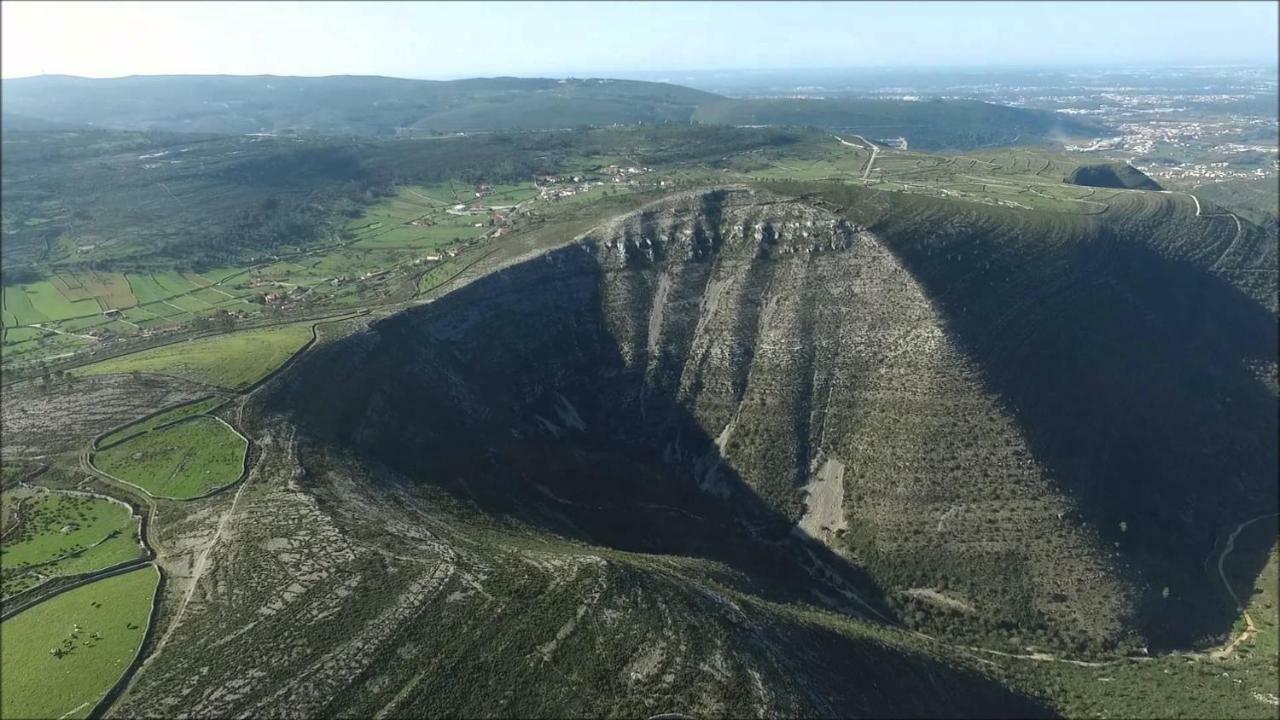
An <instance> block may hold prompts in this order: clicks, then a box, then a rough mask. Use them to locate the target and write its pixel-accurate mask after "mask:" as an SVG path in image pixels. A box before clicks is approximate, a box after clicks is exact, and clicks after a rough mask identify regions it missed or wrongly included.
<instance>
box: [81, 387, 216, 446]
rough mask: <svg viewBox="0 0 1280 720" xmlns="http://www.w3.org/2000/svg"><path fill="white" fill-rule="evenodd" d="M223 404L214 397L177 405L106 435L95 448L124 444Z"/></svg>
mask: <svg viewBox="0 0 1280 720" xmlns="http://www.w3.org/2000/svg"><path fill="white" fill-rule="evenodd" d="M225 402H226V398H223V397H221V396H216V395H215V396H213V397H209V398H205V399H203V400H197V401H195V402H190V403H187V404H185V405H179V406H177V407H175V408H171V409H169V410H166V411H164V412H162V413H159V414H157V415H153V416H151V417H149V418H146V419H143V420H139V421H137V422H135V423H132V424H129V425H126V426H124V427H122V428H120V429H119V430H116V431H115V432H112V433H110V434H108V435H104V436H102V438H100V439H99V440H98V443H97V447H98V449H104V448H108V447H111V446H112V445H115V444H117V443H120V442H124V441H125V440H128V439H129V438H131V437H134V436H137V435H141V434H143V433H145V432H150V431H151V430H154V429H156V428H158V427H160V426H161V425H168V424H169V423H172V422H177V421H178V420H181V419H182V418H186V417H191V416H193V415H204V414H205V413H208V412H209V411H210V410H213V409H214V408H216V407H218V406H219V405H222V404H223V403H225Z"/></svg>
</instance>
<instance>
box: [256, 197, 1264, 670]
mask: <svg viewBox="0 0 1280 720" xmlns="http://www.w3.org/2000/svg"><path fill="white" fill-rule="evenodd" d="M819 187H821V186H819ZM832 187H833V188H836V186H832ZM783 189H786V188H785V187H784V188H783ZM831 193H833V195H832V197H833V198H835V199H839V200H840V202H841V205H842V206H843V207H842V209H841V210H840V213H841V214H833V213H831V212H830V211H825V210H820V209H817V208H815V207H813V206H811V205H807V204H803V203H797V202H794V201H786V200H784V199H782V198H780V197H775V196H769V195H762V194H759V193H753V192H750V191H745V190H741V189H728V190H721V191H716V192H711V193H706V194H703V195H701V196H698V197H686V198H683V199H681V200H679V201H669V202H667V203H664V204H660V205H658V206H654V207H652V208H650V209H648V210H645V211H643V212H640V213H637V214H635V215H633V216H629V217H627V218H624V219H620V220H619V221H617V222H616V223H614V224H612V225H610V226H608V227H605V228H602V229H601V230H600V231H598V232H596V233H593V234H591V235H589V236H588V237H587V238H585V239H584V240H583V241H582V242H581V243H579V244H575V245H572V246H570V247H568V248H566V249H565V250H562V251H558V252H555V253H552V254H550V255H547V256H545V257H543V258H541V259H538V260H534V261H530V262H528V263H526V264H524V265H520V266H517V267H513V268H511V269H509V270H506V271H504V272H501V273H499V274H497V275H494V276H491V277H488V278H485V279H484V280H482V281H479V282H477V283H476V284H475V285H473V286H469V287H467V288H465V289H463V290H461V291H458V292H456V293H454V294H453V295H451V296H449V297H448V298H446V299H444V300H442V301H439V302H437V303H435V304H433V305H432V306H429V307H426V308H422V309H420V310H414V311H410V312H406V313H404V314H401V315H399V316H396V317H394V318H391V319H388V320H387V321H385V322H383V323H381V324H380V325H378V326H377V328H376V330H375V331H374V332H372V333H370V334H367V335H362V336H359V337H358V338H353V339H351V340H350V341H349V342H346V343H344V344H341V345H336V346H334V347H333V348H332V349H331V351H330V352H328V353H325V354H318V355H317V357H316V358H315V360H314V361H313V362H311V363H306V364H304V365H303V366H302V367H300V368H299V370H298V372H297V373H296V374H295V375H294V379H293V381H292V386H291V388H292V389H291V390H289V391H288V392H283V393H282V394H281V395H280V396H279V398H278V404H279V406H280V407H281V408H287V409H288V410H289V412H290V414H291V415H292V416H294V417H295V419H296V421H297V422H298V423H299V424H300V426H301V427H303V428H305V429H306V431H307V433H308V435H309V436H311V437H314V438H316V439H317V440H316V441H317V442H319V443H320V444H321V445H332V446H335V447H344V448H350V449H351V450H352V451H354V452H355V453H357V454H358V455H360V456H362V457H366V458H369V461H370V462H375V463H376V464H378V465H380V466H387V467H391V468H394V469H395V470H396V471H398V472H399V473H402V474H404V475H406V476H409V477H413V478H420V479H422V480H423V481H427V482H431V483H435V484H437V485H439V486H442V487H446V488H448V489H450V490H452V491H453V492H455V493H457V494H458V495H459V496H461V497H466V498H469V499H471V500H472V501H474V502H476V503H477V504H478V505H479V506H480V507H481V508H483V509H484V510H485V511H486V512H488V513H491V514H497V515H510V516H512V517H515V518H518V519H519V520H521V521H522V522H525V523H528V524H531V525H533V526H536V527H541V528H543V529H545V530H550V531H553V532H556V533H558V534H563V535H567V536H570V537H576V538H579V539H581V540H584V541H587V542H590V543H593V544H598V545H604V546H609V547H616V548H622V549H627V550H635V551H643V552H661V553H677V554H682V555H697V556H701V557H706V558H712V559H715V560H718V561H722V562H726V563H729V564H730V565H732V566H734V567H736V568H739V569H740V570H742V571H743V572H745V573H747V574H748V575H750V576H752V577H756V578H760V582H761V583H762V585H763V586H764V587H769V588H773V589H772V590H771V592H773V593H782V594H781V595H780V596H779V597H794V596H796V594H797V593H798V596H801V597H804V596H807V597H828V598H830V597H835V596H836V594H837V593H840V592H845V591H852V592H856V593H857V594H858V595H859V596H860V597H861V598H863V599H865V600H866V601H867V602H868V603H869V604H870V607H871V608H872V610H871V612H870V614H871V615H872V616H877V615H895V616H897V617H899V619H901V620H903V621H906V622H909V623H912V624H915V625H917V626H919V627H921V628H923V629H926V630H929V631H930V632H936V633H943V634H947V635H949V636H952V637H955V638H966V639H967V640H969V641H977V640H984V639H990V638H992V637H1004V636H1006V635H1007V634H1008V632H1009V631H1011V630H1013V631H1016V633H1017V634H1018V635H1021V636H1022V637H1023V638H1024V639H1023V642H1024V643H1025V642H1028V641H1030V642H1031V643H1033V644H1036V645H1042V646H1043V645H1049V646H1054V647H1059V648H1062V649H1065V650H1068V651H1074V652H1083V651H1107V650H1132V649H1135V648H1137V647H1139V646H1140V645H1155V646H1157V647H1164V646H1169V645H1187V644H1191V643H1195V642H1199V641H1204V640H1207V639H1208V638H1210V637H1213V636H1217V635H1220V634H1222V633H1224V632H1225V631H1226V630H1227V628H1228V627H1229V624H1230V621H1231V616H1232V613H1233V609H1232V608H1231V607H1230V604H1229V603H1228V602H1226V601H1225V600H1224V599H1223V598H1222V597H1221V593H1220V592H1219V590H1218V589H1217V587H1216V584H1215V583H1213V582H1212V578H1211V577H1210V576H1209V575H1208V573H1207V572H1206V571H1205V570H1204V568H1203V567H1201V562H1200V561H1201V559H1202V558H1203V557H1204V555H1205V554H1206V553H1208V552H1210V551H1211V549H1212V547H1213V546H1214V544H1215V541H1216V535H1217V534H1219V533H1221V532H1223V530H1224V529H1227V528H1229V527H1230V526H1231V525H1232V524H1233V523H1235V522H1239V521H1241V520H1242V519H1245V518H1244V515H1246V514H1247V513H1248V512H1250V511H1252V510H1253V509H1254V508H1257V507H1260V506H1266V505H1267V504H1268V503H1272V504H1273V501H1274V498H1275V485H1274V482H1273V479H1274V475H1275V469H1276V453H1275V449H1274V447H1273V443H1270V442H1269V440H1268V438H1271V437H1273V436H1274V434H1275V432H1274V430H1275V395H1274V392H1273V391H1270V390H1268V384H1269V383H1271V387H1274V380H1268V379H1267V378H1268V377H1273V376H1274V373H1275V356H1274V342H1275V324H1274V315H1273V314H1272V313H1271V311H1270V310H1269V309H1268V308H1267V307H1266V306H1265V305H1263V304H1262V302H1265V300H1266V291H1265V287H1264V286H1259V285H1257V283H1258V282H1263V283H1264V284H1265V278H1266V275H1265V272H1258V271H1265V269H1266V268H1269V267H1274V263H1275V252H1274V247H1273V243H1272V245H1271V246H1268V244H1267V240H1266V239H1265V238H1263V237H1261V236H1260V235H1256V234H1254V233H1255V231H1256V228H1251V227H1248V228H1246V229H1245V231H1244V233H1243V237H1242V238H1234V237H1232V236H1233V235H1234V233H1233V232H1230V230H1233V229H1234V222H1233V221H1232V220H1231V219H1230V218H1229V217H1225V218H1199V219H1197V218H1194V217H1190V216H1189V213H1188V212H1186V211H1185V210H1183V209H1181V208H1176V207H1174V203H1175V199H1174V198H1173V197H1169V196H1150V197H1147V196H1143V197H1142V199H1141V201H1139V200H1135V201H1134V203H1135V204H1134V205H1133V207H1130V208H1118V209H1116V211H1115V212H1114V213H1112V215H1111V216H1109V217H1107V218H1104V219H1102V220H1087V219H1084V218H1079V217H1070V216H1061V217H1057V218H1055V217H1052V216H1047V215H1042V214H1036V213H1013V212H1001V211H993V210H990V209H988V208H980V207H978V206H964V205H958V204H956V203H946V202H942V201H939V202H936V203H934V202H924V201H921V200H920V199H918V198H910V197H905V196H899V195H886V194H882V193H875V192H871V191H865V192H863V191H857V190H851V189H831V190H830V193H829V194H831ZM841 193H846V194H845V195H841ZM845 217H848V218H849V219H845ZM1222 220H1225V221H1226V223H1231V227H1230V228H1228V227H1227V226H1226V225H1225V224H1224V223H1222V222H1221V221H1222ZM867 228H871V229H872V231H871V232H868V231H867V230H866V229H867ZM1224 254H1225V255H1226V256H1230V257H1233V258H1234V259H1233V260H1232V262H1229V263H1223V262H1220V261H1214V262H1215V263H1216V264H1217V265H1218V266H1219V267H1218V272H1220V273H1222V274H1223V275H1224V276H1226V275H1228V274H1230V273H1235V275H1236V276H1237V277H1238V278H1240V280H1239V282H1240V283H1242V287H1243V288H1244V289H1245V290H1246V291H1248V292H1251V293H1256V294H1257V299H1251V298H1250V297H1249V296H1248V295H1246V294H1244V293H1242V292H1241V291H1240V290H1238V289H1236V288H1235V287H1234V286H1232V285H1230V284H1228V283H1226V282H1224V281H1222V280H1220V279H1218V278H1217V277H1215V276H1214V275H1212V274H1210V273H1209V272H1208V271H1207V266H1208V265H1209V264H1210V261H1208V260H1206V259H1205V258H1207V257H1208V256H1210V255H1214V256H1215V257H1216V256H1218V255H1224ZM1197 258H1199V259H1197ZM1251 277H1252V278H1262V280H1261V281H1259V280H1256V279H1255V280H1249V279H1248V278H1251ZM1272 277H1274V275H1272ZM1250 282H1252V283H1254V285H1253V286H1252V289H1251V286H1249V285H1248V283H1250ZM1272 296H1274V291H1272ZM1272 307H1274V305H1272ZM330 384H332V386H333V387H338V388H342V392H340V393H338V394H336V396H335V395H334V394H332V393H327V394H319V393H316V392H315V391H314V388H317V387H327V386H330ZM477 458H483V461H481V462H478V461H477ZM1224 474H1225V476H1227V477H1231V478H1232V481H1231V482H1230V484H1228V485H1223V484H1222V483H1221V482H1220V481H1219V480H1218V478H1221V477H1223V476H1224ZM683 513H691V514H692V515H693V516H696V517H698V518H699V522H696V523H684V522H672V520H673V519H674V518H676V517H677V516H681V515H682V514H683ZM797 523H799V525H800V527H801V528H804V529H805V530H806V531H807V532H808V533H809V534H812V535H814V536H816V539H818V540H822V541H825V542H826V543H827V544H828V545H829V547H831V548H833V549H834V550H836V551H837V552H838V553H840V555H827V554H824V553H818V554H816V555H814V554H813V553H814V552H815V551H814V547H813V544H812V543H809V542H804V543H800V542H798V541H797V540H796V539H795V531H793V530H792V528H793V527H794V526H795V525H796V524H797ZM801 534H804V533H801ZM762 548H766V549H764V550H762ZM797 558H800V559H801V560H802V561H801V562H797ZM810 558H812V559H810ZM815 560H816V561H818V562H820V563H821V565H820V566H816V565H814V561H815ZM846 561H851V562H846ZM1259 562H1260V561H1259ZM793 565H794V566H795V567H799V568H803V569H806V570H807V571H808V572H807V575H808V576H809V577H806V576H805V575H806V573H804V572H802V573H800V574H799V575H797V574H796V573H795V572H792V571H790V570H779V568H789V567H790V566H793ZM815 567H821V568H822V569H821V570H819V571H818V576H819V578H821V577H823V576H825V575H827V574H828V572H834V571H833V570H829V568H835V569H836V570H838V571H839V572H836V573H835V577H838V578H839V582H838V583H837V587H836V588H835V590H834V591H833V588H832V587H823V583H824V582H826V581H825V580H824V581H822V582H819V583H818V585H814V584H813V579H812V576H813V568H815ZM860 568H861V569H860ZM862 569H865V570H869V571H870V573H871V578H867V577H865V576H864V574H863V572H862ZM870 580H874V581H875V582H874V584H873V583H872V582H870ZM877 586H878V588H879V590H878V591H877V589H876V587H877ZM780 588H785V590H782V589H780ZM1165 588H1168V591H1167V592H1166V590H1165ZM833 607H844V608H845V609H846V610H847V609H850V607H852V609H853V611H855V612H861V613H862V614H867V613H868V611H867V609H866V608H861V609H859V607H858V603H852V604H850V603H848V602H844V603H837V604H836V605H834V606H833ZM965 608H967V611H966V610H964V609H965Z"/></svg>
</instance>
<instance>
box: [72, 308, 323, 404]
mask: <svg viewBox="0 0 1280 720" xmlns="http://www.w3.org/2000/svg"><path fill="white" fill-rule="evenodd" d="M310 339H311V326H310V325H309V324H306V323H297V324H293V325H280V326H277V327H271V328H262V329H256V330H242V331H240V332H233V333H227V334H225V335H217V336H215V337H209V338H201V339H199V340H189V341H187V342H180V343H175V344H173V345H166V346H164V347H160V348H156V349H154V350H144V351H142V352H137V353H133V354H132V355H126V356H124V357H119V358H113V359H111V360H103V361H102V362H98V363H93V364H91V365H86V366H84V367H82V368H78V369H77V370H75V371H74V372H75V373H77V374H80V375H107V374H111V373H128V372H153V373H165V374H168V375H177V376H179V377H184V378H188V379H191V380H196V381H198V382H203V383H209V384H211V385H218V386H221V387H224V388H228V389H232V390H237V389H240V388H244V387H247V386H249V385H252V384H253V383H254V382H257V381H258V380H260V379H261V378H262V377H264V376H265V375H266V374H267V373H269V372H271V371H272V370H274V369H276V368H277V367H279V366H280V364H281V363H283V362H284V361H286V360H288V359H289V357H290V356H292V355H293V354H294V353H295V352H297V351H298V349H299V348H301V347H302V346H303V345H304V344H305V343H306V342H307V341H308V340H310Z"/></svg>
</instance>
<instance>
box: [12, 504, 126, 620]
mask: <svg viewBox="0 0 1280 720" xmlns="http://www.w3.org/2000/svg"><path fill="white" fill-rule="evenodd" d="M14 502H15V506H16V507H17V508H18V517H19V518H20V520H19V525H18V526H17V529H16V530H14V531H13V534H12V535H7V536H5V541H4V544H3V545H0V573H2V575H3V595H4V596H5V597H8V596H10V595H12V594H14V593H16V592H21V591H22V590H25V589H27V588H29V587H32V586H35V585H37V584H39V583H40V582H43V581H44V580H45V579H48V578H50V577H55V576H59V575H76V574H79V573H85V572H92V571H94V570H98V569H101V568H105V567H110V566H112V565H115V564H117V563H121V562H125V561H127V560H132V559H134V558H137V557H139V556H140V555H141V554H142V551H141V548H140V547H139V546H138V541H137V533H136V523H135V522H134V520H133V517H132V515H131V514H130V512H129V510H128V508H126V507H124V506H123V505H121V504H119V503H114V502H110V501H108V500H102V499H99V498H92V497H84V496H78V495H69V494H62V493H44V492H34V493H20V494H19V497H18V498H16V499H15V500H14Z"/></svg>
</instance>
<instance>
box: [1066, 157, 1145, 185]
mask: <svg viewBox="0 0 1280 720" xmlns="http://www.w3.org/2000/svg"><path fill="white" fill-rule="evenodd" d="M1067 182H1069V183H1071V184H1072V185H1086V186H1089V187H1101V188H1120V189H1124V190H1160V189H1161V188H1160V183H1158V182H1156V181H1155V180H1152V179H1151V178H1149V177H1147V176H1146V175H1144V174H1143V173H1142V171H1141V170H1139V169H1137V168H1135V167H1134V166H1132V165H1130V164H1129V163H1100V164H1098V165H1081V166H1080V167H1078V168H1076V169H1075V170H1072V171H1071V174H1070V175H1068V176H1067Z"/></svg>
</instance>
